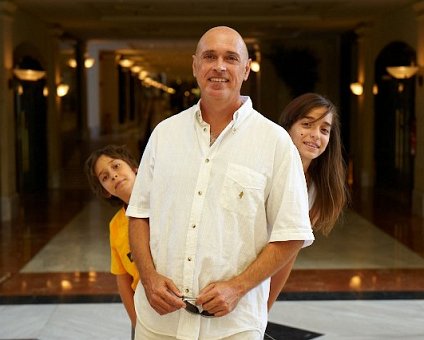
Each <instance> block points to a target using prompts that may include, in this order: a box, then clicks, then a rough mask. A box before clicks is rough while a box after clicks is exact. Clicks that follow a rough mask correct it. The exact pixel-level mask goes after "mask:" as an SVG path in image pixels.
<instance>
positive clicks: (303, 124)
mask: <svg viewBox="0 0 424 340" xmlns="http://www.w3.org/2000/svg"><path fill="white" fill-rule="evenodd" d="M325 112H326V108H324V107H320V108H315V109H313V110H311V111H310V112H309V113H308V114H307V115H306V116H304V117H303V118H301V119H299V120H298V121H296V122H295V123H294V124H293V125H292V127H291V128H290V130H289V134H290V136H291V138H292V140H293V143H294V144H295V145H296V147H297V149H298V150H299V153H300V158H301V159H302V164H303V170H304V171H305V172H306V171H307V170H308V167H309V165H310V164H311V161H312V160H313V159H315V158H317V157H319V156H320V155H321V154H322V153H323V152H324V151H325V149H326V148H327V145H328V141H329V140H330V132H331V123H332V121H333V114H332V113H328V114H326V115H325V116H323V117H322V115H323V114H324V113H325ZM320 117H321V118H320Z"/></svg>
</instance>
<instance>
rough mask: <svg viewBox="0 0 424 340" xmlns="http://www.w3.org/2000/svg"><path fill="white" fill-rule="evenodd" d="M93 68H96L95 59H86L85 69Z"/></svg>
mask: <svg viewBox="0 0 424 340" xmlns="http://www.w3.org/2000/svg"><path fill="white" fill-rule="evenodd" d="M93 66H94V58H85V60H84V67H85V68H92V67H93Z"/></svg>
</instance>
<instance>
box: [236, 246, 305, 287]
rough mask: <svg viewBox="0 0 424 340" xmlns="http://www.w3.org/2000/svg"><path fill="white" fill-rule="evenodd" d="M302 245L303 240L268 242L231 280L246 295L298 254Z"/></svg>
mask: <svg viewBox="0 0 424 340" xmlns="http://www.w3.org/2000/svg"><path fill="white" fill-rule="evenodd" d="M302 245H303V241H282V242H272V243H268V245H267V246H266V247H265V248H264V249H263V250H262V252H261V253H260V254H259V256H258V257H257V258H256V260H255V261H254V262H252V264H250V265H249V267H247V268H246V270H245V271H243V272H242V273H241V274H240V275H238V276H236V277H234V278H233V279H232V280H231V281H233V284H234V285H235V286H236V287H237V289H238V290H239V291H240V292H241V294H242V295H245V294H246V293H247V292H248V291H250V290H251V289H252V288H254V287H256V286H257V285H259V284H260V283H261V282H262V281H264V280H266V279H267V278H269V277H270V276H272V275H273V274H275V273H276V272H277V271H279V270H280V269H281V268H282V267H284V266H285V265H287V264H288V263H289V262H290V261H291V260H292V259H293V258H294V257H295V256H296V254H297V253H298V252H299V250H300V249H301V248H302Z"/></svg>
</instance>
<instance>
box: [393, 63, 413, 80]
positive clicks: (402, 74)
mask: <svg viewBox="0 0 424 340" xmlns="http://www.w3.org/2000/svg"><path fill="white" fill-rule="evenodd" d="M386 70H387V72H388V73H389V74H390V75H391V76H392V77H393V78H396V79H408V78H411V77H413V76H414V75H415V74H416V73H417V72H418V66H414V65H411V66H389V67H386Z"/></svg>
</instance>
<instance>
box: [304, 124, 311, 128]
mask: <svg viewBox="0 0 424 340" xmlns="http://www.w3.org/2000/svg"><path fill="white" fill-rule="evenodd" d="M302 126H303V127H305V128H310V127H311V123H302Z"/></svg>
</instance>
